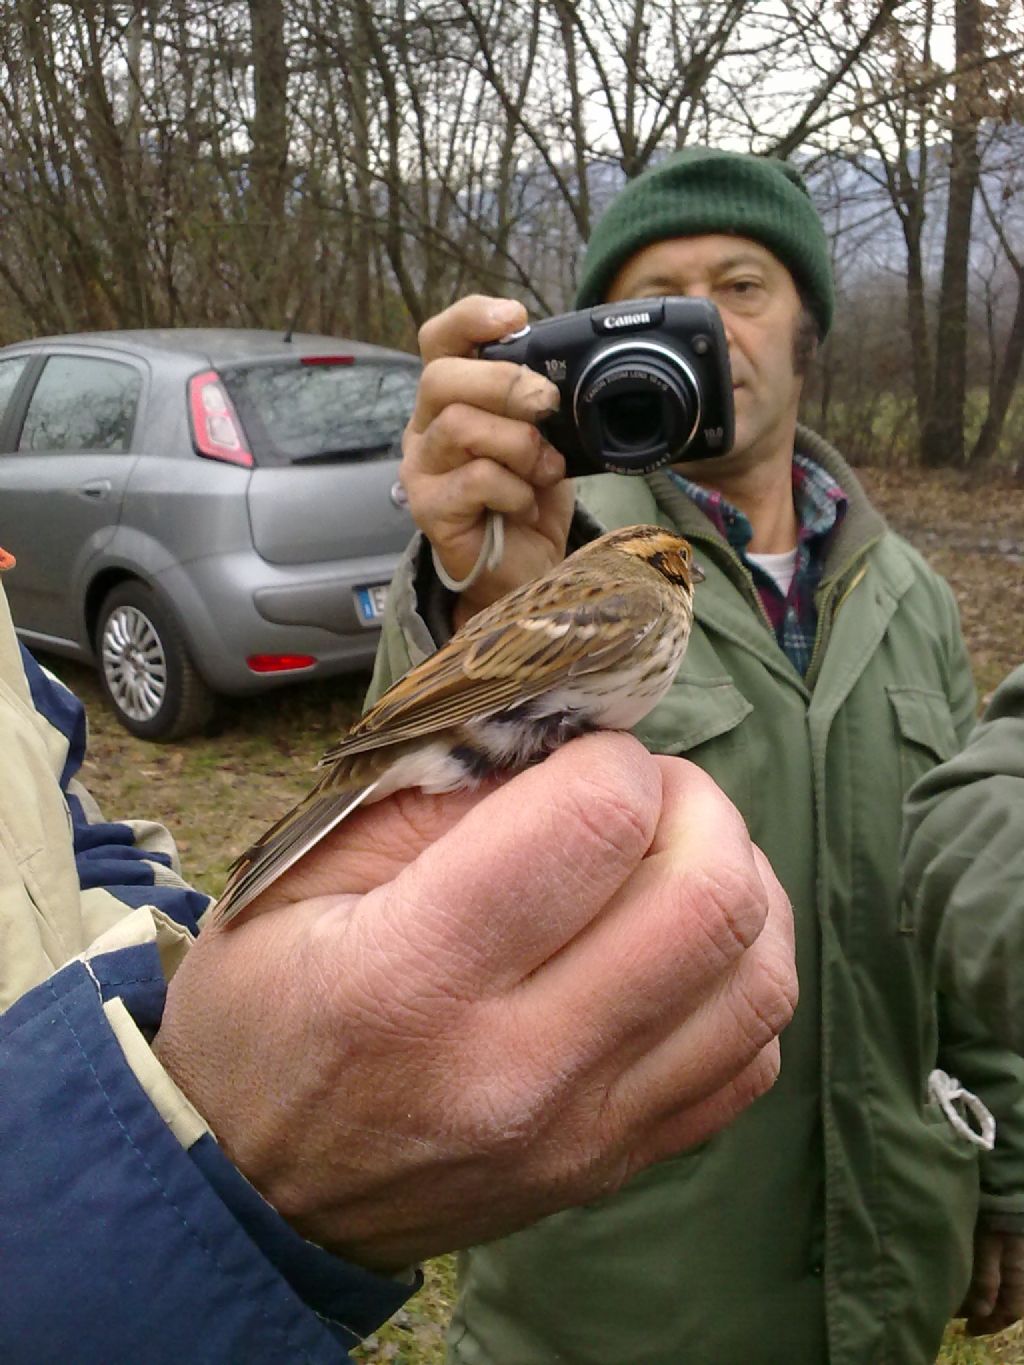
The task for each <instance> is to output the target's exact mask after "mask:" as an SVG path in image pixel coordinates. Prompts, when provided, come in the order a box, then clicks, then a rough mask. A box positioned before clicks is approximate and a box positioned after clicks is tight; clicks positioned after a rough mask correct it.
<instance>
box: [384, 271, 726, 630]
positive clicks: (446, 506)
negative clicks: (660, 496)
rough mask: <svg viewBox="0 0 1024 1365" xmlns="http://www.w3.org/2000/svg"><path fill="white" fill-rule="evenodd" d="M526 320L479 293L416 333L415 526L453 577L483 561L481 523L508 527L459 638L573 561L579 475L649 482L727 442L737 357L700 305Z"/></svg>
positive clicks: (510, 305) (409, 483) (617, 307)
mask: <svg viewBox="0 0 1024 1365" xmlns="http://www.w3.org/2000/svg"><path fill="white" fill-rule="evenodd" d="M659 305H660V307H661V310H662V311H661V315H660V318H659V319H658V320H657V321H655V317H656V314H657V312H658V306H659ZM644 314H650V316H651V321H650V322H647V321H644V320H643V317H642V315H644ZM630 317H632V318H633V320H632V321H627V320H625V319H629V318H630ZM666 318H667V319H668V324H667V325H666ZM594 319H597V323H596V325H595V322H594ZM526 323H527V314H526V309H525V308H524V307H523V306H522V305H521V304H518V303H515V302H513V301H512V300H509V299H494V298H485V297H482V296H479V295H475V296H471V297H468V298H464V299H460V300H459V302H458V303H455V304H453V305H452V306H451V307H450V308H448V309H446V310H445V311H444V312H443V313H440V314H438V315H437V316H436V317H434V318H431V319H430V320H429V321H428V322H427V323H425V324H424V326H423V328H422V329H421V331H420V349H421V353H422V355H423V360H424V371H423V376H422V378H421V380H420V386H419V390H418V393H417V401H416V410H415V412H414V413H413V416H412V419H411V420H410V422H409V425H408V427H407V428H406V431H405V435H404V437H403V443H402V444H403V452H404V460H403V464H402V481H403V483H404V485H405V489H406V492H407V494H408V497H409V506H410V511H411V512H412V516H413V519H414V520H415V522H416V524H417V526H419V527H420V529H421V530H422V531H424V533H425V534H426V536H427V537H428V539H429V540H430V543H431V545H432V546H433V548H434V551H435V553H436V555H437V557H438V559H439V560H440V561H441V562H442V563H443V565H444V567H445V569H446V571H447V572H448V574H449V575H450V576H451V577H453V578H455V579H461V578H464V577H465V576H466V575H468V574H469V573H470V572H471V570H472V569H473V566H474V565H475V564H476V563H477V560H478V559H479V557H480V552H481V548H482V546H483V544H484V536H485V530H486V526H487V520H488V512H489V511H494V512H499V513H501V515H502V517H503V519H504V540H505V544H504V553H503V555H502V559H501V562H500V564H499V565H498V566H497V567H496V568H494V569H493V570H488V571H485V572H483V573H481V574H480V575H479V577H477V578H475V579H474V581H473V583H472V585H471V586H470V587H469V588H467V589H466V590H465V591H464V592H463V593H462V594H461V595H460V597H459V598H458V599H457V601H456V603H455V607H454V624H455V625H456V626H459V625H461V624H462V623H463V622H464V621H465V620H468V619H469V617H471V616H473V615H475V613H476V612H478V611H480V610H481V609H482V608H483V607H485V606H488V605H489V604H490V603H491V602H493V601H496V600H497V598H499V597H500V596H502V594H503V593H506V592H509V591H510V590H511V589H512V588H515V587H518V586H519V585H520V584H522V583H526V582H529V581H531V580H532V579H534V578H537V577H538V576H539V575H540V574H542V573H544V572H546V571H547V570H548V569H550V568H552V567H553V566H554V565H555V564H557V563H558V562H560V561H561V560H562V559H563V558H564V557H565V551H566V542H567V538H568V533H569V523H570V521H571V519H572V512H573V506H574V491H573V485H572V483H571V481H570V476H573V475H578V474H582V473H588V474H589V473H599V472H602V471H604V470H608V469H626V468H629V469H630V470H631V472H634V473H643V472H646V471H647V470H648V469H650V468H653V467H656V466H657V465H658V464H663V463H666V462H667V461H670V460H673V459H680V458H683V451H684V450H685V452H686V455H685V458H686V459H688V460H689V459H695V458H701V457H702V456H710V455H714V454H722V453H724V452H725V451H726V450H727V449H728V447H729V444H730V443H731V440H732V389H731V381H730V379H729V367H728V350H727V347H726V344H725V338H724V334H723V332H722V328H721V323H720V321H719V319H718V315H717V311H716V310H715V309H714V308H713V306H712V305H710V304H709V303H707V302H705V301H704V300H697V299H667V300H641V301H639V302H636V301H634V302H630V303H619V304H613V305H608V306H604V307H601V308H596V309H593V310H590V311H588V312H583V313H575V314H573V313H570V314H566V315H564V316H563V317H559V318H550V319H546V320H545V321H542V322H538V323H536V324H535V325H534V326H533V327H531V328H530V329H529V330H526ZM597 328H600V330H597ZM516 334H518V337H517V335H516ZM565 338H568V344H566V342H565ZM705 342H706V343H707V346H706V347H705ZM651 348H656V349H651ZM548 361H552V362H556V363H554V364H553V365H552V368H551V373H552V374H555V375H561V374H562V362H564V377H561V378H559V379H558V380H556V381H553V380H552V379H551V378H549V377H548V369H547V362H548ZM577 415H578V417H579V418H581V419H582V421H579V420H577ZM719 429H720V430H719Z"/></svg>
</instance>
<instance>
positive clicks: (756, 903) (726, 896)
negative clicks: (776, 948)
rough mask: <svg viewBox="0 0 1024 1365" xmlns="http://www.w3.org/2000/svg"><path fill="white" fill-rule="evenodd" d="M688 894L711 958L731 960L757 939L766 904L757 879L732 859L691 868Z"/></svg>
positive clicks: (762, 889)
mask: <svg viewBox="0 0 1024 1365" xmlns="http://www.w3.org/2000/svg"><path fill="white" fill-rule="evenodd" d="M687 895H688V898H689V899H690V900H691V901H692V903H693V904H694V907H695V909H696V910H698V911H699V918H698V923H699V925H700V929H701V932H702V934H703V937H704V940H705V944H706V947H707V949H708V950H709V954H710V956H711V958H712V960H713V961H714V962H715V963H716V964H728V963H731V962H734V961H735V960H736V959H737V958H739V957H741V956H742V955H743V954H744V953H745V952H747V951H748V949H750V948H751V947H752V946H753V944H755V943H756V942H757V939H758V937H759V936H760V934H761V931H762V930H763V928H764V926H765V921H766V920H767V916H768V906H767V901H766V898H765V894H764V888H763V886H762V885H761V882H760V878H758V877H757V876H756V875H752V869H748V868H746V867H744V866H742V865H739V864H737V863H735V862H733V861H732V860H724V859H719V860H716V862H715V864H714V866H711V867H708V866H705V867H704V868H702V869H700V870H693V869H691V870H690V872H689V873H688V875H687Z"/></svg>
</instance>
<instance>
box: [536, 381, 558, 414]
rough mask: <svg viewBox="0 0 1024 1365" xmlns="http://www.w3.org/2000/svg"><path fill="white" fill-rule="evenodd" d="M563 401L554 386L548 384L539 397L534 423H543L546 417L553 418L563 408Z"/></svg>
mask: <svg viewBox="0 0 1024 1365" xmlns="http://www.w3.org/2000/svg"><path fill="white" fill-rule="evenodd" d="M561 401H562V395H561V394H560V393H559V392H558V390H557V389H556V388H555V386H554V384H547V383H546V384H545V385H544V388H543V389H542V390H541V392H540V393H539V394H538V396H537V411H536V416H535V417H534V421H537V422H543V421H544V419H545V418H546V417H553V416H554V415H555V413H556V412H557V411H558V409H559V407H560V406H561Z"/></svg>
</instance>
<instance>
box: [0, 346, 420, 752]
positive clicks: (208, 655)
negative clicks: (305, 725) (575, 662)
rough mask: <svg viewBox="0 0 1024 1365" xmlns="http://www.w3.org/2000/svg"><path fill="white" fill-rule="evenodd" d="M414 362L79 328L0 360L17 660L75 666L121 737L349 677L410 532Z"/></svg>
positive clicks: (2, 481)
mask: <svg viewBox="0 0 1024 1365" xmlns="http://www.w3.org/2000/svg"><path fill="white" fill-rule="evenodd" d="M419 373H420V365H419V362H418V361H417V360H416V359H414V358H413V357H412V356H410V355H407V354H405V353H404V352H401V351H391V350H386V349H384V348H381V347H376V346H369V345H364V344H360V343H358V342H351V341H343V340H341V339H339V338H338V337H323V336H302V335H295V336H291V337H286V336H283V335H282V334H281V333H279V332H264V331H244V330H235V329H172V330H167V331H135V332H127V331H126V332H92V333H84V332H83V333H78V334H75V335H71V336H60V337H44V338H42V339H39V340H34V341H28V342H23V343H20V344H17V345H13V346H6V347H2V348H0V545H2V546H3V547H4V548H5V549H7V550H9V551H11V552H12V553H13V554H14V555H15V556H16V558H17V565H16V567H15V568H14V569H12V570H11V571H10V572H9V573H8V574H6V575H5V580H4V586H5V589H6V591H7V594H8V597H9V599H10V604H11V610H12V613H13V615H14V621H15V625H16V626H17V628H18V632H19V634H20V635H21V636H22V638H23V639H24V640H25V641H26V643H28V644H29V645H32V646H35V647H38V648H40V649H43V650H50V651H53V652H55V653H59V654H66V655H70V656H72V657H75V658H81V659H86V660H91V661H94V662H95V663H97V664H98V666H99V671H100V677H101V679H102V683H103V688H104V691H105V693H106V695H107V697H108V698H109V700H110V702H111V704H112V706H113V708H114V710H115V712H116V713H117V715H118V718H119V719H120V720H121V722H122V724H124V725H125V727H126V728H127V729H129V730H131V731H132V732H133V733H134V734H136V735H141V736H143V737H145V738H148V739H171V738H175V737H178V736H182V735H185V734H189V733H191V732H194V731H195V730H197V729H199V728H200V727H201V726H202V725H203V724H204V723H205V721H206V719H207V718H208V716H209V713H210V710H211V708H212V702H213V698H214V695H215V694H226V695H235V696H241V695H244V694H246V693H254V692H258V691H261V690H264V689H266V688H269V687H274V686H279V685H281V684H283V683H287V682H292V681H295V680H298V679H304V678H316V677H327V676H330V675H332V674H338V673H344V672H351V671H356V670H359V669H362V668H365V667H367V666H368V665H369V664H370V663H371V661H372V659H373V656H374V652H375V650H376V646H377V639H378V635H379V622H380V617H381V612H382V609H383V603H384V597H385V594H386V592H387V587H388V583H389V581H390V579H391V575H392V572H393V570H394V567H395V564H396V562H397V559H398V556H399V554H400V553H401V551H402V549H403V548H404V546H405V545H406V543H407V541H408V539H409V536H410V535H411V532H412V523H411V521H410V518H409V515H408V513H407V512H406V511H405V508H404V504H403V499H402V496H401V489H400V487H399V485H398V483H397V479H398V444H397V443H398V438H399V435H400V433H401V431H402V428H403V427H404V425H405V423H406V421H407V420H408V417H409V415H410V413H411V412H412V408H413V403H414V398H415V391H416V384H417V382H418V379H419Z"/></svg>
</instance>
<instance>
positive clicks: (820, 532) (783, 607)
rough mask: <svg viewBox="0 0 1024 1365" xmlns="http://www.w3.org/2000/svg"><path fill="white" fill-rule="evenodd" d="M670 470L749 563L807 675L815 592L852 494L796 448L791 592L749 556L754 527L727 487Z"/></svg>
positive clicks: (793, 658) (781, 635) (782, 639)
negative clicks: (705, 485)
mask: <svg viewBox="0 0 1024 1365" xmlns="http://www.w3.org/2000/svg"><path fill="white" fill-rule="evenodd" d="M669 473H670V474H671V475H672V477H673V479H675V481H676V483H677V484H678V485H679V487H680V488H681V489H682V490H683V492H684V493H685V494H686V496H687V497H688V498H690V499H691V500H692V501H693V502H695V503H696V504H697V506H698V507H699V508H700V510H701V511H702V512H703V513H704V515H705V516H706V517H707V519H708V520H709V521H710V522H711V524H712V525H713V526H714V527H715V528H716V530H718V531H719V532H720V534H721V535H722V536H724V538H725V539H726V540H727V541H728V542H729V544H730V545H731V546H732V548H733V549H734V550H735V551H736V553H737V554H738V555H739V557H740V559H741V560H742V561H743V563H744V564H745V565H746V567H747V569H749V571H750V573H751V576H752V577H753V579H754V586H755V587H756V588H757V592H758V596H759V597H760V599H761V603H762V605H763V606H764V609H765V612H766V613H767V616H768V620H769V621H770V622H771V623H772V626H773V628H774V630H775V638H776V639H777V640H778V642H779V647H780V648H781V649H782V651H783V652H784V653H785V655H786V657H787V658H788V659H789V660H790V662H791V663H792V664H793V667H794V668H795V669H796V670H797V672H798V673H800V675H801V676H803V675H804V674H805V673H806V672H807V669H808V667H809V665H810V662H811V654H812V652H813V650H814V637H815V633H816V631H817V628H818V609H817V607H816V605H815V602H814V594H815V592H816V591H817V588H818V584H819V582H820V581H821V572H822V569H823V567H824V564H825V553H826V550H827V549H828V543H829V540H830V538H831V536H832V533H833V531H834V530H835V529H836V527H837V526H838V525H839V523H840V521H841V520H842V518H843V514H844V513H845V511H846V506H847V497H846V494H845V493H844V492H843V490H842V489H841V488H840V486H839V485H838V484H837V483H836V481H835V480H834V479H833V478H832V477H831V475H829V474H827V473H826V472H825V470H824V469H822V467H821V466H820V465H818V464H815V463H814V461H813V460H809V459H808V458H807V457H806V455H797V454H794V456H793V505H794V507H795V508H796V516H797V522H798V525H799V530H798V532H797V547H796V570H795V572H794V574H793V581H792V583H791V584H790V585H789V592H788V593H782V592H781V591H780V590H779V586H778V584H777V583H776V582H775V580H774V578H772V576H771V575H770V574H768V573H765V571H764V570H763V569H761V568H759V567H758V565H757V564H754V563H753V562H752V561H751V560H750V559H748V557H747V546H748V545H749V544H750V541H751V538H752V537H753V534H754V530H753V527H752V526H751V525H750V522H749V521H748V520H747V518H746V517H745V516H744V515H743V513H742V512H741V511H740V510H739V508H738V507H734V506H733V505H732V503H730V502H727V501H726V500H725V498H723V497H722V495H721V493H718V492H716V491H714V490H713V489H710V488H702V487H701V485H700V484H696V483H692V482H691V481H690V480H689V479H684V478H683V476H682V475H681V474H677V473H676V472H675V470H670V471H669Z"/></svg>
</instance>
